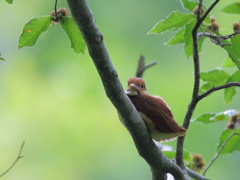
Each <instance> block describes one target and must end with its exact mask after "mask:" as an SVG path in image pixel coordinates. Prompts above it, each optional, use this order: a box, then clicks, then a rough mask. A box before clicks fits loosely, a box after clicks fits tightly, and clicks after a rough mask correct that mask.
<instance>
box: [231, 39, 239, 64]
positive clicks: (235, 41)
mask: <svg viewBox="0 0 240 180" xmlns="http://www.w3.org/2000/svg"><path fill="white" fill-rule="evenodd" d="M231 44H232V49H233V51H234V53H235V54H236V56H237V57H238V59H240V34H237V35H236V36H234V37H233V38H231Z"/></svg>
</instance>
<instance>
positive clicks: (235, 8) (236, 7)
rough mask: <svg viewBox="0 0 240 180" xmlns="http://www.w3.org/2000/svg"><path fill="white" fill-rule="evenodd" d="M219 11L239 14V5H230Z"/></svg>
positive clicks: (236, 3)
mask: <svg viewBox="0 0 240 180" xmlns="http://www.w3.org/2000/svg"><path fill="white" fill-rule="evenodd" d="M221 11H222V12H225V13H230V14H240V3H239V2H235V3H232V4H230V5H228V6H226V7H225V8H223V9H222V10H221Z"/></svg>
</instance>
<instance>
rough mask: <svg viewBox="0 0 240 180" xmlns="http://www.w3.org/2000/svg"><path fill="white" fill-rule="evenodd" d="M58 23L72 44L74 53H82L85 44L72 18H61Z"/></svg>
mask: <svg viewBox="0 0 240 180" xmlns="http://www.w3.org/2000/svg"><path fill="white" fill-rule="evenodd" d="M60 23H61V26H62V28H63V29H64V30H65V32H66V33H67V35H68V37H69V39H70V41H71V44H72V46H71V47H72V48H73V49H74V52H76V53H80V52H81V53H84V52H85V49H86V43H85V41H84V39H83V37H82V34H81V32H80V30H79V28H78V26H77V24H76V23H75V21H74V20H73V18H72V17H66V16H63V17H62V20H61V21H60Z"/></svg>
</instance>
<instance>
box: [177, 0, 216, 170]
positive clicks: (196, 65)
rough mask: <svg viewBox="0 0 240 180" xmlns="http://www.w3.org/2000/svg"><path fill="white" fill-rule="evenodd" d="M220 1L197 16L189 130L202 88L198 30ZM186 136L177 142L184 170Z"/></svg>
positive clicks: (187, 121) (187, 116)
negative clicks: (200, 87)
mask: <svg viewBox="0 0 240 180" xmlns="http://www.w3.org/2000/svg"><path fill="white" fill-rule="evenodd" d="M218 2H219V0H216V1H215V2H214V3H213V4H212V5H211V6H210V7H209V8H208V10H207V11H206V12H205V14H204V15H203V16H202V17H200V11H198V14H197V22H196V24H195V26H194V28H193V30H192V38H193V62H194V87H193V93H192V100H191V102H190V104H189V106H188V110H187V113H186V115H185V118H184V122H183V127H184V128H186V129H188V127H189V124H190V120H191V117H192V114H193V112H194V109H195V107H196V105H197V103H198V101H197V97H198V91H199V86H200V65H199V52H198V29H199V27H200V26H201V24H202V22H203V21H204V19H205V18H206V17H207V16H208V14H209V13H210V12H211V10H212V9H213V8H214V7H215V6H216V5H217V3H218ZM202 4H203V0H199V5H198V8H199V9H201V7H202ZM184 139H185V136H182V137H178V140H177V150H176V162H177V164H178V165H179V166H180V167H181V168H182V169H183V170H184V169H185V166H184V163H183V144H184Z"/></svg>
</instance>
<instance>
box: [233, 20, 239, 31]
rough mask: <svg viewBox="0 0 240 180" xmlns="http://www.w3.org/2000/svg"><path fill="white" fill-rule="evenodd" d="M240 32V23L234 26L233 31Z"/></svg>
mask: <svg viewBox="0 0 240 180" xmlns="http://www.w3.org/2000/svg"><path fill="white" fill-rule="evenodd" d="M239 30H240V23H239V22H235V23H234V24H233V31H234V32H237V31H239Z"/></svg>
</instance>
